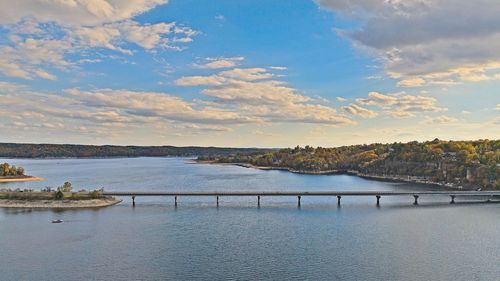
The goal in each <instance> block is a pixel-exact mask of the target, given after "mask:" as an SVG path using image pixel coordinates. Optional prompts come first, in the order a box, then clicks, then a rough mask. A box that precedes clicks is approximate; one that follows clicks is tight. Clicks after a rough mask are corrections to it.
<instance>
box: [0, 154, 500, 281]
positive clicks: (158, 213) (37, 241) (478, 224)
mask: <svg viewBox="0 0 500 281" xmlns="http://www.w3.org/2000/svg"><path fill="white" fill-rule="evenodd" d="M0 161H4V160H3V159H0ZM7 162H10V163H13V164H16V165H21V166H25V167H26V169H27V171H29V172H30V173H31V174H33V175H37V176H41V177H44V178H47V181H46V182H32V183H15V184H14V183H13V184H8V185H2V187H4V186H8V187H22V188H24V187H34V188H40V187H44V186H45V185H53V186H57V185H60V184H62V183H63V182H64V181H67V180H69V181H71V182H72V183H73V185H74V186H76V188H87V189H88V188H97V187H101V186H104V187H105V189H106V190H155V191H167V190H168V191H180V190H184V191H186V190H196V191H213V190H220V191H228V190H266V191H275V190H301V191H303V190H315V191H317V190H396V189H397V190H401V189H405V190H424V189H432V188H433V187H429V186H421V185H418V186H417V185H410V184H396V183H385V182H378V181H368V180H364V179H360V178H356V177H351V176H307V175H297V174H290V173H286V172H281V171H258V170H253V169H246V168H241V167H234V166H219V165H195V164H186V159H180V158H136V159H65V160H60V159H57V160H7ZM126 199H127V200H128V198H126ZM136 201H137V206H136V207H135V208H132V206H131V204H130V201H125V202H124V203H122V204H120V205H117V206H113V207H110V208H104V209H92V210H66V211H62V212H54V211H49V210H28V209H3V210H0V249H1V250H0V272H1V274H2V275H1V277H0V280H499V279H498V277H499V276H500V267H499V266H498V264H499V261H500V260H499V259H500V258H499V254H498V253H500V241H499V239H498V237H500V217H499V214H500V204H493V203H491V204H476V203H458V204H455V205H450V204H449V197H448V196H442V197H426V196H422V197H420V198H419V203H420V205H419V206H413V205H412V204H411V203H412V202H413V198H410V197H405V196H402V197H390V198H389V197H382V198H381V205H380V207H379V208H377V207H376V199H375V198H371V197H362V198H358V197H343V198H342V205H341V207H340V208H339V207H338V206H337V200H336V198H334V197H332V198H329V197H303V198H302V204H301V208H297V205H296V203H297V202H296V198H294V197H279V198H276V197H272V198H271V197H263V198H261V207H260V208H258V207H257V200H256V198H251V197H248V198H233V197H227V198H225V197H221V198H220V206H219V208H216V207H215V206H216V205H215V198H187V197H181V198H179V205H178V207H177V208H175V207H174V204H173V198H163V197H162V198H138V199H136ZM458 201H459V200H457V202H458ZM54 219H61V220H63V221H64V223H61V224H52V223H51V221H52V220H54Z"/></svg>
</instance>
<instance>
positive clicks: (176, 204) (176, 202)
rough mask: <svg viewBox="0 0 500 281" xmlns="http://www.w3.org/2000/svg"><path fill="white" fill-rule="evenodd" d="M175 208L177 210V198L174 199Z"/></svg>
mask: <svg viewBox="0 0 500 281" xmlns="http://www.w3.org/2000/svg"><path fill="white" fill-rule="evenodd" d="M174 201H175V207H176V208H177V196H175V197H174Z"/></svg>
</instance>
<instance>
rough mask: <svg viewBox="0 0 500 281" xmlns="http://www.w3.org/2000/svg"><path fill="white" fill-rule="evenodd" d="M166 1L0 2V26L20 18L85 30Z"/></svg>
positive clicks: (65, 0)
mask: <svg viewBox="0 0 500 281" xmlns="http://www.w3.org/2000/svg"><path fill="white" fill-rule="evenodd" d="M165 3H167V0H134V1H122V0H21V1H16V3H15V4H13V3H12V2H10V1H1V2H0V24H9V23H16V22H18V21H20V20H22V19H24V18H34V19H36V20H37V21H39V22H57V23H58V24H60V25H66V26H67V25H69V26H88V25H99V24H103V23H109V22H116V21H121V20H125V19H130V18H132V17H134V16H137V15H139V14H142V13H144V12H146V11H149V10H150V9H152V8H154V7H155V6H157V5H161V4H165Z"/></svg>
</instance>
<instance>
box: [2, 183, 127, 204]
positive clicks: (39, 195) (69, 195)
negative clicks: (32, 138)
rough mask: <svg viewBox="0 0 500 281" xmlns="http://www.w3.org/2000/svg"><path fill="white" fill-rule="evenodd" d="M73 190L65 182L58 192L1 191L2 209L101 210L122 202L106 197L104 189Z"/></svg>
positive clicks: (46, 190) (44, 190)
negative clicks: (100, 208)
mask: <svg viewBox="0 0 500 281" xmlns="http://www.w3.org/2000/svg"><path fill="white" fill-rule="evenodd" d="M72 189H73V188H72V185H71V183H70V182H65V183H64V185H62V186H60V187H58V188H57V189H56V190H52V188H50V187H46V188H44V189H42V190H40V191H34V190H33V189H24V190H21V189H15V190H11V189H0V208H46V209H73V208H99V207H107V206H111V205H115V204H118V203H120V202H122V200H121V199H117V198H114V197H111V196H105V195H104V194H103V190H102V189H101V190H93V191H86V190H80V191H78V192H73V190H72Z"/></svg>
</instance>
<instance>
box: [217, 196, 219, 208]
mask: <svg viewBox="0 0 500 281" xmlns="http://www.w3.org/2000/svg"><path fill="white" fill-rule="evenodd" d="M217 208H219V196H217Z"/></svg>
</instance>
